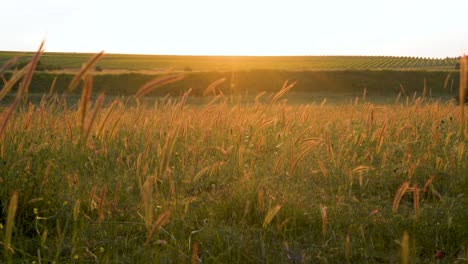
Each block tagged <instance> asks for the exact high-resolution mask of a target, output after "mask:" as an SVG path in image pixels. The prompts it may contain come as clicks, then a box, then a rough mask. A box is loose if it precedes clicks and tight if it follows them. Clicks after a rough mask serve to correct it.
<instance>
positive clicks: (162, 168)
mask: <svg viewBox="0 0 468 264" xmlns="http://www.w3.org/2000/svg"><path fill="white" fill-rule="evenodd" d="M179 128H180V126H175V127H174V128H173V129H172V131H171V132H169V134H168V135H167V137H166V141H165V142H164V146H163V147H162V149H161V153H162V155H161V160H160V164H159V171H158V172H159V174H158V177H162V178H164V177H165V176H166V173H167V172H168V170H169V164H170V162H171V156H172V151H173V150H174V145H175V143H176V141H177V136H178V134H179Z"/></svg>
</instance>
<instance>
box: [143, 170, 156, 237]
mask: <svg viewBox="0 0 468 264" xmlns="http://www.w3.org/2000/svg"><path fill="white" fill-rule="evenodd" d="M154 183H155V178H154V177H153V176H149V177H148V178H146V180H145V182H144V183H143V185H142V186H141V200H142V203H143V210H144V213H145V215H144V220H145V224H146V228H147V229H148V231H150V230H151V224H152V223H153V188H154Z"/></svg>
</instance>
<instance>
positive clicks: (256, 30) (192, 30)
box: [0, 0, 468, 58]
mask: <svg viewBox="0 0 468 264" xmlns="http://www.w3.org/2000/svg"><path fill="white" fill-rule="evenodd" d="M467 11H468V0H445V1H441V0H437V1H434V0H424V1H423V0H326V1H325V0H308V1H307V0H282V1H279V0H232V1H225V0H165V1H162V0H152V1H151V0H125V1H122V0H79V1H78V0H7V1H4V2H3V3H2V5H1V9H0V36H1V40H0V50H15V51H33V50H36V49H37V47H38V46H39V44H40V42H41V41H42V40H45V49H46V51H53V52H99V51H101V50H104V51H105V52H106V53H130V54H179V55H385V56H416V57H431V58H433V57H437V58H444V57H455V56H459V55H462V54H463V53H465V52H467V51H468V16H467V15H466V14H467Z"/></svg>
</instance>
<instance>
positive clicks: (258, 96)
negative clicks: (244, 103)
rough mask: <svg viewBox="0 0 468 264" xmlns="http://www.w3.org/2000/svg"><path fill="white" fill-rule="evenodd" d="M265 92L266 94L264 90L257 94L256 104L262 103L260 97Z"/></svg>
mask: <svg viewBox="0 0 468 264" xmlns="http://www.w3.org/2000/svg"><path fill="white" fill-rule="evenodd" d="M265 94H266V92H265V91H263V92H261V93H259V94H257V96H255V104H256V105H259V104H260V98H261V97H262V96H264V95H265Z"/></svg>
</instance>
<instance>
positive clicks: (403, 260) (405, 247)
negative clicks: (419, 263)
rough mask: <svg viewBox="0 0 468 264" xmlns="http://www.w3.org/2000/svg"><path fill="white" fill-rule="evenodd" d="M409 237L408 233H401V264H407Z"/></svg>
mask: <svg viewBox="0 0 468 264" xmlns="http://www.w3.org/2000/svg"><path fill="white" fill-rule="evenodd" d="M409 253H410V250H409V235H408V232H406V231H405V232H404V233H403V237H402V238H401V264H409V263H410V261H409Z"/></svg>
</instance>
